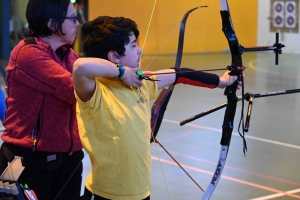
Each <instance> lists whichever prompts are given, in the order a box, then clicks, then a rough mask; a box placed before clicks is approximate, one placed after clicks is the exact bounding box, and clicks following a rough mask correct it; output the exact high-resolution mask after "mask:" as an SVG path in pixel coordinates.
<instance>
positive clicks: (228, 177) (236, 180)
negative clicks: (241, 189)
mask: <svg viewBox="0 0 300 200" xmlns="http://www.w3.org/2000/svg"><path fill="white" fill-rule="evenodd" d="M152 160H156V161H160V162H163V163H167V164H170V165H175V166H177V164H176V163H175V162H172V161H169V160H165V159H162V158H161V159H159V158H157V157H154V156H152ZM181 165H182V167H184V168H185V169H190V170H194V171H197V172H201V173H204V174H209V175H213V172H210V171H207V170H203V169H199V168H196V167H192V166H189V165H184V164H181ZM221 178H224V179H227V180H231V181H234V182H237V183H241V184H244V185H249V186H252V187H256V188H259V189H262V190H267V191H270V192H274V193H278V194H283V195H285V196H289V197H294V198H296V199H300V196H298V195H295V194H289V193H286V192H284V191H282V190H277V189H274V188H270V187H267V186H264V185H260V184H256V183H251V182H248V181H243V180H241V179H237V178H233V177H230V176H225V175H222V176H221Z"/></svg>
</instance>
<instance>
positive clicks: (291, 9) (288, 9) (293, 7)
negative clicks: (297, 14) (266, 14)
mask: <svg viewBox="0 0 300 200" xmlns="http://www.w3.org/2000/svg"><path fill="white" fill-rule="evenodd" d="M286 8H287V9H286V10H287V11H288V12H289V13H291V12H294V10H295V6H294V4H292V3H289V4H288V5H287V6H286Z"/></svg>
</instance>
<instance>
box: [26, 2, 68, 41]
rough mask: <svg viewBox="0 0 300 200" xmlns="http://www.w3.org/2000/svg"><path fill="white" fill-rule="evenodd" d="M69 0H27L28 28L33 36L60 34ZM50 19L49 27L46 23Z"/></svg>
mask: <svg viewBox="0 0 300 200" xmlns="http://www.w3.org/2000/svg"><path fill="white" fill-rule="evenodd" d="M69 4H70V0H29V2H28V4H27V9H26V18H27V21H28V28H29V29H30V31H31V33H33V34H34V35H35V36H40V37H47V36H50V35H52V34H53V33H54V34H62V35H64V33H63V32H62V23H63V22H64V20H65V17H66V15H67V12H68V6H69ZM50 19H52V23H51V25H50V26H51V29H52V30H51V29H50V28H49V27H48V25H47V23H48V22H49V20H50Z"/></svg>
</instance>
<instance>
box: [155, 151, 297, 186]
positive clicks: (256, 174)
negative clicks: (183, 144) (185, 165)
mask: <svg viewBox="0 0 300 200" xmlns="http://www.w3.org/2000/svg"><path fill="white" fill-rule="evenodd" d="M159 151H163V152H164V150H162V149H159ZM169 152H170V153H171V154H173V155H178V156H182V157H185V158H188V159H192V160H197V161H200V162H203V163H208V164H211V165H214V166H215V165H216V164H217V163H216V162H211V161H208V160H204V159H200V158H197V157H194V156H190V155H186V154H182V153H178V152H175V151H169ZM225 168H226V169H231V170H235V171H240V172H244V173H247V174H251V175H255V176H259V177H262V178H266V179H269V180H274V181H278V182H281V183H286V184H290V185H294V186H298V187H300V183H296V182H292V181H288V180H285V179H280V178H275V177H271V176H267V175H264V174H260V173H256V172H251V171H247V170H244V169H240V168H236V167H232V166H229V165H225Z"/></svg>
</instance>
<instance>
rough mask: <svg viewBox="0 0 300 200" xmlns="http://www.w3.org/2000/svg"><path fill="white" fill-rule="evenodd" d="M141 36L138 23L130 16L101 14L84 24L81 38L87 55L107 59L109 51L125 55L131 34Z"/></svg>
mask: <svg viewBox="0 0 300 200" xmlns="http://www.w3.org/2000/svg"><path fill="white" fill-rule="evenodd" d="M132 32H133V34H134V35H135V37H136V39H137V38H138V36H139V30H138V28H137V24H136V23H135V22H134V21H133V20H131V19H128V18H124V17H110V16H100V17H98V18H96V19H94V20H93V21H90V22H87V23H85V24H83V26H82V28H81V40H82V44H83V51H84V53H85V56H87V57H97V58H103V59H107V60H108V58H107V54H108V52H109V51H116V52H117V53H118V54H119V55H120V56H124V53H125V47H124V46H125V45H127V44H128V43H129V42H130V39H129V36H130V35H131V34H132Z"/></svg>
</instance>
